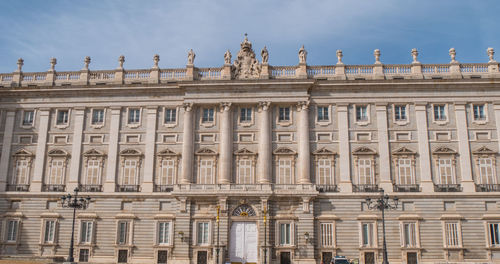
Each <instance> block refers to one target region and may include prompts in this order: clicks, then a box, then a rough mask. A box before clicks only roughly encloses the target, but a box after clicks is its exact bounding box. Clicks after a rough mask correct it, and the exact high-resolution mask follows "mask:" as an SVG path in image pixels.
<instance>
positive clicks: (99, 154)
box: [83, 149, 105, 157]
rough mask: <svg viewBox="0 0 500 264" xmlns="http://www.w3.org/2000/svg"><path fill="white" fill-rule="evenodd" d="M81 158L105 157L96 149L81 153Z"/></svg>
mask: <svg viewBox="0 0 500 264" xmlns="http://www.w3.org/2000/svg"><path fill="white" fill-rule="evenodd" d="M83 156H84V157H88V156H100V157H102V156H105V154H104V153H102V152H101V151H98V150H96V149H90V150H87V151H86V152H84V153H83Z"/></svg>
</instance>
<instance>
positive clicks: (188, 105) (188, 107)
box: [182, 103, 193, 112]
mask: <svg viewBox="0 0 500 264" xmlns="http://www.w3.org/2000/svg"><path fill="white" fill-rule="evenodd" d="M182 108H184V111H186V112H191V110H193V103H183V104H182Z"/></svg>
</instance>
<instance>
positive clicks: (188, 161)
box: [180, 103, 194, 184]
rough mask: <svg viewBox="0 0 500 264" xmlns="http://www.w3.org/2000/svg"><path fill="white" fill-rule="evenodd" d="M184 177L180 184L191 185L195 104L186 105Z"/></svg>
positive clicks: (183, 149) (183, 134)
mask: <svg viewBox="0 0 500 264" xmlns="http://www.w3.org/2000/svg"><path fill="white" fill-rule="evenodd" d="M182 137H183V140H182V176H181V180H180V183H181V184H189V183H191V180H192V177H193V159H194V157H193V154H194V140H193V137H194V132H193V104H192V103H185V104H184V130H183V133H182Z"/></svg>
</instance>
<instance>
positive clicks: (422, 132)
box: [415, 102, 434, 192]
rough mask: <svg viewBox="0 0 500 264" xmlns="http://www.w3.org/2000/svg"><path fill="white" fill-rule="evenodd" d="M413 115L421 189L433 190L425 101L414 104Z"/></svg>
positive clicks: (425, 190)
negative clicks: (415, 122) (416, 136)
mask: <svg viewBox="0 0 500 264" xmlns="http://www.w3.org/2000/svg"><path fill="white" fill-rule="evenodd" d="M415 117H416V120H417V135H418V154H419V157H420V182H421V185H422V191H423V192H434V183H433V181H432V171H431V159H430V152H429V134H428V133H429V132H428V130H427V129H428V128H427V103H424V102H419V103H417V104H416V105H415Z"/></svg>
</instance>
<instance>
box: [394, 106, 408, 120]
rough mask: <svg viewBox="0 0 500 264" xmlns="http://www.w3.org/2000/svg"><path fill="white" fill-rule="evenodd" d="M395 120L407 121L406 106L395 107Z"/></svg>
mask: <svg viewBox="0 0 500 264" xmlns="http://www.w3.org/2000/svg"><path fill="white" fill-rule="evenodd" d="M394 119H395V120H396V121H406V120H407V117H406V106H405V105H395V106H394Z"/></svg>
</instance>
